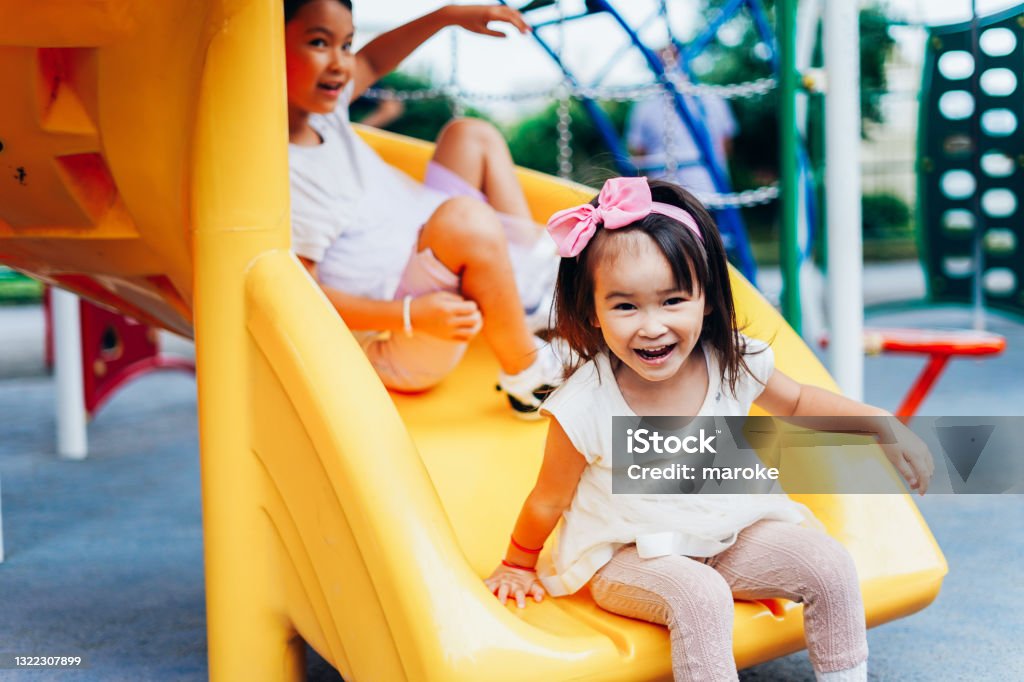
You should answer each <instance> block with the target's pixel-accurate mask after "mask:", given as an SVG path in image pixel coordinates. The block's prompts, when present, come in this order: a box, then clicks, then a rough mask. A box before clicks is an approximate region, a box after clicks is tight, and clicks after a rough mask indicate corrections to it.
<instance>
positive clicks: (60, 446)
mask: <svg viewBox="0 0 1024 682" xmlns="http://www.w3.org/2000/svg"><path fill="white" fill-rule="evenodd" d="M51 293H52V298H51V299H50V300H51V302H52V303H53V365H54V377H55V379H56V384H57V454H58V455H60V456H61V457H64V458H66V459H85V456H86V454H88V451H89V444H88V441H87V440H86V432H85V387H84V380H83V378H82V327H81V321H80V316H79V304H78V297H77V296H75V295H74V294H72V293H70V292H67V291H64V290H63V289H56V288H54V289H52V290H51Z"/></svg>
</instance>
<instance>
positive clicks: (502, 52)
mask: <svg viewBox="0 0 1024 682" xmlns="http://www.w3.org/2000/svg"><path fill="white" fill-rule="evenodd" d="M976 1H977V6H978V11H979V13H980V14H982V15H984V14H990V13H992V12H996V11H999V10H1002V9H1005V8H1007V7H1011V6H1013V5H1015V4H1018V3H1019V1H1020V0H976ZM444 4H448V3H445V2H438V1H436V0H355V3H354V5H355V22H356V31H357V36H356V42H357V45H359V44H362V43H363V42H365V41H366V40H368V39H370V38H372V37H373V35H376V34H377V33H379V32H381V31H384V30H387V29H390V28H393V27H395V26H398V25H400V24H402V23H405V22H406V21H409V20H411V19H413V18H415V17H418V16H420V15H423V14H426V13H427V12H429V11H431V10H433V9H436V8H438V7H441V6H442V5H444ZM460 4H465V3H460ZM513 4H519V5H522V4H525V0H517V1H516V2H514V3H513ZM657 4H658V3H657V2H656V1H655V0H617V2H615V6H616V7H617V8H618V9H619V10H620V11H622V12H623V14H625V15H627V20H628V21H629V22H630V23H631V24H632V25H633V26H638V25H640V24H642V23H643V22H644V20H645V19H647V18H648V17H650V16H651V15H652V14H654V13H655V12H656V10H657ZM801 4H806V3H801ZM884 4H885V5H886V6H888V8H889V10H890V14H891V15H892V16H902V17H903V18H905V19H906V20H908V21H910V22H912V23H922V24H946V23H955V22H960V21H967V20H969V19H970V16H971V2H970V0H884ZM562 5H563V8H564V11H565V12H566V14H572V13H574V12H575V11H577V10H578V9H580V8H582V5H583V0H562ZM696 5H697V3H696V2H694V1H690V0H668V7H669V15H670V17H671V24H672V28H673V32H674V33H675V34H676V35H678V36H679V37H681V38H684V39H685V38H686V37H687V36H692V35H693V34H694V32H695V31H697V30H699V28H700V27H701V26H703V25H704V24H705V21H706V20H705V18H703V17H701V16H698V13H697V12H696V9H695V6H696ZM546 12H547V14H546V15H545V16H547V17H555V16H557V14H555V13H554V12H553V11H551V10H546ZM537 16H538V17H539V16H540V15H539V14H538V15H537ZM452 32H453V31H452V30H451V29H449V30H446V31H443V32H441V33H439V34H438V35H437V36H435V37H434V38H432V39H431V40H430V41H428V42H427V43H426V44H424V45H423V46H422V47H421V48H420V49H419V50H417V52H416V53H415V54H414V55H413V56H412V57H410V58H409V59H408V60H406V62H405V63H404V64H403V67H402V68H403V69H404V70H409V71H413V72H417V73H421V74H429V75H431V76H433V78H434V80H435V81H436V82H447V81H448V80H449V78H451V76H452V70H451V65H452V61H453V60H452V39H451V34H452ZM458 33H459V36H458V39H457V45H456V47H455V51H456V54H457V55H458V59H457V64H458V66H457V69H456V73H455V77H456V79H457V81H458V83H459V85H460V86H461V87H462V88H463V89H464V90H467V91H473V92H479V93H486V94H492V95H494V94H507V93H510V92H516V91H520V92H521V91H534V90H538V89H541V90H542V89H547V88H549V87H553V86H555V85H557V84H558V83H559V81H560V75H559V72H558V71H557V70H556V68H555V66H554V62H553V61H552V60H551V58H550V57H548V56H547V55H546V54H545V53H544V52H543V51H542V50H541V48H540V47H539V46H538V45H537V44H536V43H535V42H534V40H533V39H532V38H530V37H529V36H520V35H518V33H514V32H513V31H511V30H510V33H514V34H513V35H510V36H509V37H507V38H505V39H496V38H488V37H484V36H477V35H473V34H470V33H468V32H466V31H458ZM725 33H726V37H728V35H727V34H728V26H727V27H726V29H725ZM558 35H559V32H558V29H557V28H554V29H548V30H547V32H545V33H544V36H545V37H546V38H547V39H548V40H550V41H552V42H557V41H558ZM666 35H667V34H666V31H665V28H664V23H662V22H660V21H653V22H651V24H650V25H649V26H648V28H647V30H646V31H645V33H644V38H645V40H646V41H648V44H649V45H657V44H659V43H664V42H665V39H666ZM722 35H723V34H722V33H720V37H721V36H722ZM897 39H898V40H899V41H900V42H901V47H902V49H904V50H910V51H912V52H913V51H917V50H919V49H920V42H921V40H923V32H922V31H920V30H917V31H914V30H903V31H900V32H899V35H897ZM625 43H626V38H625V35H624V33H623V32H622V30H621V29H619V28H618V27H617V26H615V25H614V24H613V23H612V22H611V21H610V20H608V18H607V17H590V18H586V19H583V20H580V21H575V22H568V23H567V24H566V28H565V46H564V47H563V56H564V57H565V59H566V61H567V62H568V63H570V64H572V68H573V71H574V73H577V74H579V75H581V76H582V78H583V80H584V82H587V81H589V80H590V79H592V78H593V77H595V76H597V75H598V73H599V72H600V71H602V70H604V69H608V71H609V73H608V75H607V79H606V81H605V82H606V83H609V84H616V85H624V84H635V83H639V82H644V81H645V80H648V79H649V78H650V76H649V75H648V74H647V72H646V70H645V69H644V67H643V66H642V63H641V62H640V61H639V58H638V57H636V56H634V55H625V56H622V57H619V58H618V59H614V57H615V55H616V53H617V52H618V49H619V47H620V46H622V45H624V44H625ZM543 104H544V102H536V103H532V104H531V103H529V102H524V103H521V104H519V105H505V106H501V105H499V106H498V107H497V110H495V108H494V107H490V110H491V111H492V113H495V114H497V115H498V116H499V117H501V116H502V112H504V113H505V114H507V115H508V116H513V115H515V114H516V113H518V112H521V111H522V110H524V109H532V108H540V107H541V106H543Z"/></svg>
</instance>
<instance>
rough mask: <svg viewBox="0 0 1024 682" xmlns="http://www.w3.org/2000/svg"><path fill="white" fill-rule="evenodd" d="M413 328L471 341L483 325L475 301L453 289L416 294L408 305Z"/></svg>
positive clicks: (451, 338)
mask: <svg viewBox="0 0 1024 682" xmlns="http://www.w3.org/2000/svg"><path fill="white" fill-rule="evenodd" d="M409 317H410V319H411V321H412V328H413V329H414V330H416V331H420V332H424V333H426V334H430V335H431V336H436V337H437V338H439V339H445V340H449V341H469V340H470V339H472V338H473V337H474V336H476V335H477V334H478V333H479V332H480V330H481V329H482V328H483V326H484V318H483V315H481V314H480V308H478V307H477V305H476V302H475V301H471V300H469V299H467V298H462V297H461V296H459V295H458V294H454V293H452V292H450V291H435V292H433V293H431V294H425V295H423V296H417V297H416V298H414V299H413V300H412V305H411V306H410V309H409Z"/></svg>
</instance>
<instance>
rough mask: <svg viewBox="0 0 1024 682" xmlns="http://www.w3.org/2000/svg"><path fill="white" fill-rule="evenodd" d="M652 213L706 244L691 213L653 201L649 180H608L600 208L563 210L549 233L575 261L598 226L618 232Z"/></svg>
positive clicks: (599, 199) (560, 251)
mask: <svg viewBox="0 0 1024 682" xmlns="http://www.w3.org/2000/svg"><path fill="white" fill-rule="evenodd" d="M651 213H660V214H662V215H665V216H668V217H670V218H674V219H675V220H678V221H679V222H681V223H682V224H683V225H685V226H686V227H688V228H690V229H691V230H693V232H694V233H695V234H696V235H697V237H698V238H701V240H702V241H703V238H702V237H701V234H700V229H699V228H698V227H697V221H696V220H694V219H693V216H691V215H690V214H689V213H688V212H686V211H684V210H683V209H681V208H678V207H676V206H672V205H671V204H663V203H661V202H657V201H652V200H651V188H650V185H648V184H647V178H611V179H610V180H607V181H606V182H605V183H604V187H602V188H601V193H600V194H598V195H597V206H592V205H591V204H581V205H579V206H576V207H574V208H567V209H565V210H564V211H559V212H558V213H556V214H554V215H553V216H551V219H550V220H548V234H550V235H551V238H552V239H554V240H555V244H557V245H558V254H559V255H560V256H561V257H562V258H572V257H574V256H576V255H578V254H579V253H580V252H581V251H582V250H583V249H584V248H586V246H587V244H589V243H590V240H591V239H592V238H593V236H594V234H595V233H596V232H597V228H598V227H601V226H604V228H605V229H606V230H615V229H618V228H620V227H626V226H627V225H632V224H633V223H635V222H636V221H638V220H642V219H643V218H646V217H647V216H648V215H650V214H651Z"/></svg>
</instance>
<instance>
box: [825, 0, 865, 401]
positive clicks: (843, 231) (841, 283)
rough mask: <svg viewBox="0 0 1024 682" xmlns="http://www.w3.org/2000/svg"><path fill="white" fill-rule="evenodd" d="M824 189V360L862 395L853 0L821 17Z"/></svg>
mask: <svg viewBox="0 0 1024 682" xmlns="http://www.w3.org/2000/svg"><path fill="white" fill-rule="evenodd" d="M823 37H824V48H825V71H826V74H827V83H828V91H827V93H826V96H825V163H826V169H825V192H826V197H827V198H826V211H827V213H828V296H827V300H828V314H829V322H830V326H831V330H832V332H831V341H830V344H829V349H830V350H829V364H830V365H831V367H830V369H831V370H832V375H833V376H834V377H835V379H836V381H837V382H838V384H839V388H840V390H842V392H843V393H844V394H845V395H847V396H849V397H851V398H854V399H856V400H861V399H863V396H864V340H863V338H864V293H863V290H862V285H861V279H862V275H863V272H862V270H863V260H864V259H863V244H862V243H861V210H860V201H861V196H860V125H861V119H860V40H859V21H858V9H857V2H856V0H829V2H826V3H825V20H824V31H823Z"/></svg>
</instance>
